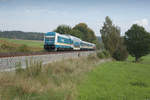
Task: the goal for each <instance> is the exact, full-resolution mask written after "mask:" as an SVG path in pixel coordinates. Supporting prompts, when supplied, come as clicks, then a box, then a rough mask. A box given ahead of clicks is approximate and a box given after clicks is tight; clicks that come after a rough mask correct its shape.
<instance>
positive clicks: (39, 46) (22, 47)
mask: <svg viewBox="0 0 150 100" xmlns="http://www.w3.org/2000/svg"><path fill="white" fill-rule="evenodd" d="M43 45H44V42H43V41H35V40H18V39H8V38H0V53H4V52H5V53H7V52H8V53H9V52H34V51H43Z"/></svg>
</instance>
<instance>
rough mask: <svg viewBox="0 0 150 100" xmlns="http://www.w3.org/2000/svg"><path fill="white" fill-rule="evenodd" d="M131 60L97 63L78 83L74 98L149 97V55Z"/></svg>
mask: <svg viewBox="0 0 150 100" xmlns="http://www.w3.org/2000/svg"><path fill="white" fill-rule="evenodd" d="M133 60H134V59H133V57H131V56H130V57H129V59H128V60H127V61H124V62H118V61H112V62H108V63H104V64H101V65H98V66H97V67H96V68H95V69H94V70H92V71H91V72H89V73H88V75H87V76H86V77H85V80H84V81H83V82H82V83H81V84H80V85H79V86H78V91H79V92H78V99H77V100H149V99H150V78H149V77H150V55H148V56H145V57H142V59H141V61H140V62H139V63H134V62H133Z"/></svg>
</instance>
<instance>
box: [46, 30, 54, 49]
mask: <svg viewBox="0 0 150 100" xmlns="http://www.w3.org/2000/svg"><path fill="white" fill-rule="evenodd" d="M55 38H56V33H55V32H48V33H46V34H45V36H44V49H45V50H48V51H50V50H55Z"/></svg>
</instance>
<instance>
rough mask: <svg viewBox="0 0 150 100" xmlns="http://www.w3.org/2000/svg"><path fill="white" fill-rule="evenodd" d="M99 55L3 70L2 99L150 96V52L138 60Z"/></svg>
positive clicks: (141, 99) (130, 99) (138, 99)
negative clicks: (7, 70) (107, 57)
mask: <svg viewBox="0 0 150 100" xmlns="http://www.w3.org/2000/svg"><path fill="white" fill-rule="evenodd" d="M133 60H134V58H132V57H129V59H128V60H127V61H124V62H118V61H112V60H111V59H99V58H98V57H97V56H95V55H89V56H88V57H81V58H78V59H68V60H62V61H58V62H53V63H50V64H47V65H41V62H40V61H39V62H32V61H29V63H31V66H28V67H27V68H26V69H21V68H20V67H19V65H18V66H16V67H17V68H18V69H17V70H16V73H14V72H4V73H0V100H149V99H150V78H149V77H150V73H149V71H150V55H148V56H145V57H142V60H141V62H139V63H134V62H133Z"/></svg>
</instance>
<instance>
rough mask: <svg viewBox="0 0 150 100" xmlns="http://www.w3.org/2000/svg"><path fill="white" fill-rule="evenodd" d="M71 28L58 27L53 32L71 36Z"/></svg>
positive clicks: (66, 26)
mask: <svg viewBox="0 0 150 100" xmlns="http://www.w3.org/2000/svg"><path fill="white" fill-rule="evenodd" d="M71 31H72V28H71V27H70V26H68V25H59V26H58V27H57V28H56V29H55V30H54V32H57V33H60V34H71Z"/></svg>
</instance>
